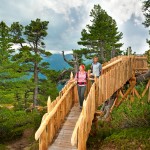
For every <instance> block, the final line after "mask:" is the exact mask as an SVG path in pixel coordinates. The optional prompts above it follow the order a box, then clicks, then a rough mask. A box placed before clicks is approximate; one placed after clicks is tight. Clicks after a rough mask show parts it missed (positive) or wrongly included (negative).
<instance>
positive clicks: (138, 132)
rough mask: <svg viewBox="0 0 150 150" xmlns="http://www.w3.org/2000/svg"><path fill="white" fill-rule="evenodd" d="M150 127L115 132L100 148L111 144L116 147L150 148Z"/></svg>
mask: <svg viewBox="0 0 150 150" xmlns="http://www.w3.org/2000/svg"><path fill="white" fill-rule="evenodd" d="M149 133H150V128H130V129H123V130H120V131H117V132H114V133H113V134H112V135H111V136H109V137H107V138H106V139H105V140H104V142H103V144H102V147H101V148H100V149H105V148H107V147H108V146H109V148H110V147H113V148H114V147H115V149H121V150H126V149H150V145H149Z"/></svg>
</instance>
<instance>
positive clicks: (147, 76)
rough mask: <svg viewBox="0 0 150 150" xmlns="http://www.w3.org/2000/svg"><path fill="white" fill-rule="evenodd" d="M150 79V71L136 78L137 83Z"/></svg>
mask: <svg viewBox="0 0 150 150" xmlns="http://www.w3.org/2000/svg"><path fill="white" fill-rule="evenodd" d="M148 78H150V70H148V71H147V72H146V73H145V74H141V75H139V76H138V77H136V81H137V82H143V81H144V80H147V79H148Z"/></svg>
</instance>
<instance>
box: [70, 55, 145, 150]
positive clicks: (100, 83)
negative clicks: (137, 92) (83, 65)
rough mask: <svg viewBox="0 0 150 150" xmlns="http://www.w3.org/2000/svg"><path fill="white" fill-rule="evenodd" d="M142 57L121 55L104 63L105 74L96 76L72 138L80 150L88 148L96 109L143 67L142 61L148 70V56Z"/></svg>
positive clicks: (72, 142)
mask: <svg viewBox="0 0 150 150" xmlns="http://www.w3.org/2000/svg"><path fill="white" fill-rule="evenodd" d="M140 58H141V59H140ZM140 58H139V57H138V58H137V57H135V56H119V57H116V58H113V59H112V60H111V61H109V62H108V63H107V64H105V65H103V68H102V70H103V74H102V75H101V76H100V77H99V79H96V78H95V83H94V84H93V85H92V87H91V90H90V92H89V94H88V96H87V99H86V100H85V101H84V105H83V109H82V113H81V115H80V117H79V119H78V121H77V123H76V126H75V128H74V131H73V134H72V138H71V144H72V145H73V146H75V145H76V146H77V147H78V149H79V150H86V141H87V139H88V136H89V132H90V130H91V125H92V120H93V118H94V114H95V110H96V109H97V107H98V106H100V105H101V104H102V103H103V102H104V101H105V100H107V99H108V98H110V97H111V96H112V95H113V93H114V92H116V91H117V90H118V89H120V88H121V87H122V86H123V85H124V84H125V83H126V82H127V81H129V79H131V78H132V77H133V78H134V73H135V71H136V70H140V69H141V64H140V62H141V61H142V64H143V68H145V70H146V68H147V62H146V58H145V57H140ZM143 60H144V61H143ZM133 81H134V82H132V87H131V90H132V89H133V87H134V86H135V84H136V82H135V80H133Z"/></svg>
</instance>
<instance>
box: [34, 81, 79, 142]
mask: <svg viewBox="0 0 150 150" xmlns="http://www.w3.org/2000/svg"><path fill="white" fill-rule="evenodd" d="M75 84H76V83H75V82H74V83H72V85H71V86H70V87H69V88H68V90H67V91H66V92H65V94H64V95H63V96H62V97H61V99H60V100H59V102H58V103H57V104H56V105H55V107H54V108H53V110H52V111H51V112H50V113H49V114H48V115H47V116H46V117H45V119H44V121H43V122H42V123H41V125H40V127H39V129H38V130H37V131H36V133H35V140H38V139H39V137H40V135H41V134H42V132H43V131H44V129H45V128H46V125H47V124H48V122H49V120H50V119H51V118H52V116H53V115H54V114H55V113H56V111H57V109H58V107H59V106H60V105H61V102H62V101H63V100H64V98H65V97H66V96H67V94H68V92H69V90H70V89H71V88H72V87H73V86H75Z"/></svg>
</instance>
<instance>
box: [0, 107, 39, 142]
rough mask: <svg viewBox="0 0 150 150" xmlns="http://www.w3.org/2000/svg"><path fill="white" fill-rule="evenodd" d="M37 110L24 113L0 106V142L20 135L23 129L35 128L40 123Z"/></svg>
mask: <svg viewBox="0 0 150 150" xmlns="http://www.w3.org/2000/svg"><path fill="white" fill-rule="evenodd" d="M41 115H42V114H40V113H39V112H36V111H34V112H32V113H26V112H25V111H13V110H9V109H6V108H0V135H1V136H0V142H1V143H2V142H4V141H9V140H12V139H14V138H17V137H19V136H21V135H22V134H23V132H24V130H25V129H27V128H33V129H35V130H36V129H37V127H38V126H39V125H40V121H41V117H42V116H41Z"/></svg>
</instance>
